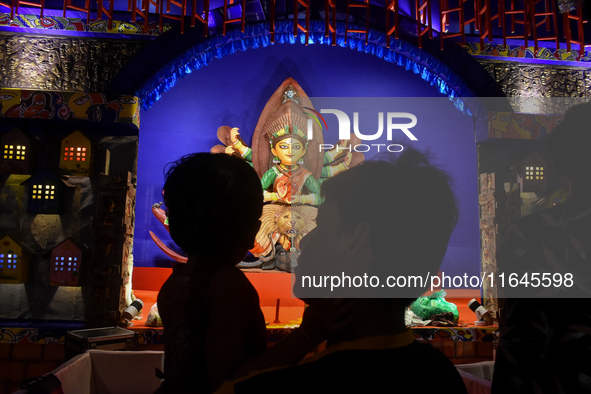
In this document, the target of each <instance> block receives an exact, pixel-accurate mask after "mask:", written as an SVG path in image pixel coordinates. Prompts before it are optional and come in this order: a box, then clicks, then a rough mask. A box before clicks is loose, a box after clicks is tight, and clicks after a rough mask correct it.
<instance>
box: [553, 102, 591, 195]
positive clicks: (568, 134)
mask: <svg viewBox="0 0 591 394" xmlns="http://www.w3.org/2000/svg"><path fill="white" fill-rule="evenodd" d="M546 143H547V147H548V151H549V152H550V155H551V156H552V160H553V165H554V170H555V172H556V173H557V174H558V175H564V176H566V177H567V178H568V179H569V180H571V181H572V182H574V183H575V185H577V186H575V187H585V186H586V188H587V189H588V188H589V184H591V177H589V173H590V172H591V154H590V152H591V103H585V104H580V105H576V106H574V107H572V108H570V109H569V110H568V111H567V112H566V115H565V118H564V121H563V122H562V123H560V124H559V125H558V126H556V127H555V128H554V130H552V133H551V134H550V135H549V136H548V139H547V140H546Z"/></svg>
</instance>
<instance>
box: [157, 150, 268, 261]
mask: <svg viewBox="0 0 591 394" xmlns="http://www.w3.org/2000/svg"><path fill="white" fill-rule="evenodd" d="M163 194H164V202H165V204H166V207H167V209H168V220H169V226H170V235H171V237H172V239H173V240H174V242H176V244H177V245H179V246H180V247H181V248H182V249H183V251H185V252H186V253H188V254H189V255H192V254H196V255H200V256H216V255H217V256H219V255H221V254H225V253H226V252H228V255H232V256H235V255H238V254H241V256H239V258H241V257H243V256H244V254H245V253H246V251H247V250H248V249H250V248H252V246H253V243H254V237H255V235H256V232H257V231H258V228H259V226H260V221H259V218H260V216H261V213H262V208H263V193H262V188H261V182H260V180H259V178H258V176H257V174H256V173H255V171H254V170H253V169H252V167H250V165H248V163H246V162H245V161H244V160H242V159H240V158H237V157H233V156H230V155H225V154H211V153H196V154H191V155H187V156H184V157H183V158H181V159H180V160H178V161H177V162H175V163H173V164H172V166H171V167H170V168H169V169H168V171H167V173H166V182H165V184H164V190H163Z"/></svg>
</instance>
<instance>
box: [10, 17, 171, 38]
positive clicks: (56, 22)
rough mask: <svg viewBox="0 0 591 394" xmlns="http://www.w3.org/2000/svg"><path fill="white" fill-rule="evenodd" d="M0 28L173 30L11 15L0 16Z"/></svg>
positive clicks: (149, 32)
mask: <svg viewBox="0 0 591 394" xmlns="http://www.w3.org/2000/svg"><path fill="white" fill-rule="evenodd" d="M0 26H9V27H27V28H33V29H51V30H68V31H79V32H93V33H116V34H146V35H150V36H158V35H160V34H162V33H165V32H167V31H168V30H170V29H171V27H172V26H171V25H170V24H164V26H163V27H162V31H161V30H160V28H159V27H158V24H157V23H156V22H149V23H148V30H147V32H146V33H144V32H143V31H142V27H143V24H140V23H134V22H123V21H115V20H114V21H113V26H112V28H111V29H109V28H108V23H107V20H105V19H100V20H99V19H95V20H91V21H90V24H87V23H86V19H85V18H62V17H59V16H45V17H43V18H39V16H38V15H22V14H21V15H14V18H13V20H12V21H11V20H10V14H0Z"/></svg>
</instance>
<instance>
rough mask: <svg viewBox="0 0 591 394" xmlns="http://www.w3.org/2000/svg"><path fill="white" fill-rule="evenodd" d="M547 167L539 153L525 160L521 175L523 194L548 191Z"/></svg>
mask: <svg viewBox="0 0 591 394" xmlns="http://www.w3.org/2000/svg"><path fill="white" fill-rule="evenodd" d="M546 167H547V166H546V160H544V159H543V158H542V156H540V154H539V153H537V152H534V153H532V154H530V155H529V156H527V157H526V158H525V159H524V160H523V163H522V164H521V169H520V174H519V175H520V177H521V191H522V192H523V193H528V192H545V191H546V188H547V185H546V175H547V171H546V170H547V168H546Z"/></svg>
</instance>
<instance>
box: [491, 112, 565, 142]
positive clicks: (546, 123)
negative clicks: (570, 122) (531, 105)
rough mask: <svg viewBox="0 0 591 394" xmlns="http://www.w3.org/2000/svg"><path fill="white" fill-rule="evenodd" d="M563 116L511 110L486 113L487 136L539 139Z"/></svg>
mask: <svg viewBox="0 0 591 394" xmlns="http://www.w3.org/2000/svg"><path fill="white" fill-rule="evenodd" d="M563 118H564V116H562V115H531V114H519V113H511V112H489V113H488V137H489V138H513V139H520V140H541V139H544V138H545V137H546V136H547V135H548V134H549V133H550V131H551V130H552V129H553V128H554V127H556V126H557V125H558V123H559V122H560V121H561V120H562V119H563Z"/></svg>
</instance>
